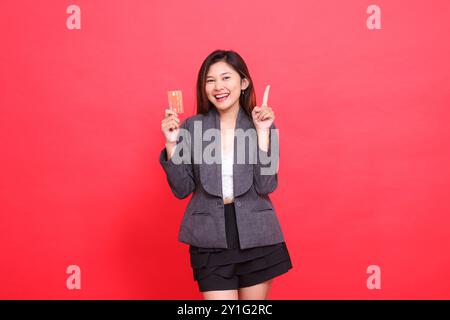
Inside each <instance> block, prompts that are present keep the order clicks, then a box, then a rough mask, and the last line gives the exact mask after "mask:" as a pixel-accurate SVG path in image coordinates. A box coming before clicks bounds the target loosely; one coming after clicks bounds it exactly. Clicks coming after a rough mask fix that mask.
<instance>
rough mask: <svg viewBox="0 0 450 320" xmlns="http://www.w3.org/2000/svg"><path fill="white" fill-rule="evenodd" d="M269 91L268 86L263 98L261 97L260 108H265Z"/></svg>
mask: <svg viewBox="0 0 450 320" xmlns="http://www.w3.org/2000/svg"><path fill="white" fill-rule="evenodd" d="M269 90H270V85H267V87H266V90H265V91H264V97H263V101H262V105H261V107H267V100H269Z"/></svg>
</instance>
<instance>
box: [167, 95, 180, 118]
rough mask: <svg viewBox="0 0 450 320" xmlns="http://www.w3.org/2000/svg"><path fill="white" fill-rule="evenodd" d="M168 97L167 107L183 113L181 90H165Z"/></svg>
mask: <svg viewBox="0 0 450 320" xmlns="http://www.w3.org/2000/svg"><path fill="white" fill-rule="evenodd" d="M167 95H168V98H169V108H170V109H171V110H173V111H175V112H176V113H183V96H182V94H181V90H172V91H168V92H167Z"/></svg>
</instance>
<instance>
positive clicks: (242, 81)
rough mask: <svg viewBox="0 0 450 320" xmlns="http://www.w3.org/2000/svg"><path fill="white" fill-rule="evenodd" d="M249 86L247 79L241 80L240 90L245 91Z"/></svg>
mask: <svg viewBox="0 0 450 320" xmlns="http://www.w3.org/2000/svg"><path fill="white" fill-rule="evenodd" d="M249 85H250V82H249V81H248V79H247V78H242V80H241V90H245V89H247V88H248V86H249Z"/></svg>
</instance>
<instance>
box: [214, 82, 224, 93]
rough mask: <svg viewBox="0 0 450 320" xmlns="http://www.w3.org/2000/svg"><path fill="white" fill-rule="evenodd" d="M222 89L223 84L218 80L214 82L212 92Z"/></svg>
mask: <svg viewBox="0 0 450 320" xmlns="http://www.w3.org/2000/svg"><path fill="white" fill-rule="evenodd" d="M221 88H223V83H222V82H221V81H220V80H218V81H215V82H214V90H215V91H220V89H221Z"/></svg>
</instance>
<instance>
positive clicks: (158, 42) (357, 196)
mask: <svg viewBox="0 0 450 320" xmlns="http://www.w3.org/2000/svg"><path fill="white" fill-rule="evenodd" d="M71 4H76V5H78V6H80V8H81V30H69V29H67V27H66V19H67V17H68V16H69V15H68V14H67V13H66V8H67V7H68V6H69V5H71ZM371 4H376V5H378V6H380V8H381V26H382V29H381V30H369V29H368V28H367V27H366V19H367V17H368V16H369V15H368V14H367V13H366V9H367V7H368V6H369V5H371ZM449 16H450V2H448V1H444V0H442V1H437V0H436V1H431V2H430V1H397V0H396V1H392V0H390V1H376V2H368V1H360V0H347V1H331V0H329V1H325V0H315V1H296V0H295V1H294V0H291V1H238V0H229V1H226V2H218V1H207V0H202V1H168V0H161V1H144V0H133V1H124V0H123V1H111V0H108V1H106V0H103V1H99V0H98V1H87V0H82V1H81V0H80V1H76V2H72V1H43V2H39V3H37V2H36V1H23V0H21V1H12V0H9V1H2V2H0V38H1V50H0V68H1V69H0V108H1V109H0V112H1V114H0V115H1V116H0V150H1V157H0V175H1V179H0V252H1V256H0V298H2V299H22V298H27V299H29V298H31V299H35V298H37V299H47V298H51V299H54V298H56V299H72V298H76V299H92V298H96V299H109V298H112V299H124V298H126V299H185V298H194V299H195V298H201V294H200V293H199V291H198V288H197V285H196V283H195V282H194V281H193V276H192V271H191V269H190V266H189V255H188V250H187V249H188V247H187V246H186V245H184V244H181V243H179V242H178V241H177V235H178V228H179V224H180V223H181V219H182V215H183V211H184V208H185V207H186V204H187V201H188V199H184V200H178V199H176V198H175V197H174V196H173V195H172V193H171V191H170V189H169V186H168V184H167V182H166V180H165V175H164V172H163V170H162V168H161V167H160V165H159V163H158V156H159V152H160V150H161V149H162V148H163V144H164V141H163V136H162V133H161V130H160V122H161V119H162V117H163V116H164V109H165V107H166V105H167V101H166V99H167V95H166V92H167V90H170V89H181V90H183V96H184V102H185V109H186V113H185V114H184V115H183V116H182V119H184V118H186V117H187V116H190V115H192V114H194V112H195V84H196V83H195V81H196V75H197V72H198V69H199V68H200V64H201V63H202V61H203V59H204V58H205V57H206V56H207V55H208V54H209V53H210V52H212V51H213V50H215V49H233V50H236V51H237V52H239V53H240V54H241V55H242V56H243V58H244V59H245V60H246V62H247V64H248V66H249V69H250V72H251V74H252V77H253V80H254V82H255V86H256V90H257V97H258V103H259V102H260V101H261V99H262V94H263V90H264V88H265V86H266V85H267V84H270V85H271V92H270V97H269V105H270V106H272V108H273V109H274V111H275V114H276V120H275V121H276V124H277V127H278V128H279V129H280V143H281V145H280V148H281V159H280V172H279V187H278V189H277V190H276V192H275V193H273V195H272V201H273V202H274V205H275V206H276V208H277V212H278V216H279V219H280V222H281V224H282V228H283V231H284V234H285V237H286V241H287V244H288V248H289V249H290V253H291V258H292V262H293V265H294V268H293V269H292V270H291V271H290V272H288V273H287V274H285V275H283V276H281V277H279V278H278V279H277V280H276V281H274V284H273V287H272V291H271V296H270V297H271V298H273V299H318V298H320V299H330V298H335V299H336V298H337V299H350V298H351V299H354V298H357V299H380V298H382V299H397V298H402V299H411V298H426V299H428V298H438V299H439V298H446V299H449V298H450V290H449V287H450V274H449V272H448V270H449V268H450V259H449V257H450V255H449V243H450V235H449V233H450V232H449V230H450V229H449V227H450V218H449V211H450V200H449V197H448V194H449V188H450V167H449V162H450V148H449V147H450V139H449V138H450V128H449V125H448V122H449V116H450V112H449V105H450V89H449V75H450V60H449V59H448V57H449V56H450V43H449V41H448V35H449V33H450V24H449V22H448V18H449ZM72 264H75V265H78V266H80V268H81V286H82V288H81V290H68V289H67V288H66V279H67V277H68V275H67V274H66V268H67V266H69V265H72ZM372 264H374V265H379V266H380V268H381V286H382V288H381V290H369V289H368V288H367V286H366V279H367V277H368V276H369V275H368V274H366V268H367V266H369V265H372Z"/></svg>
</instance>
